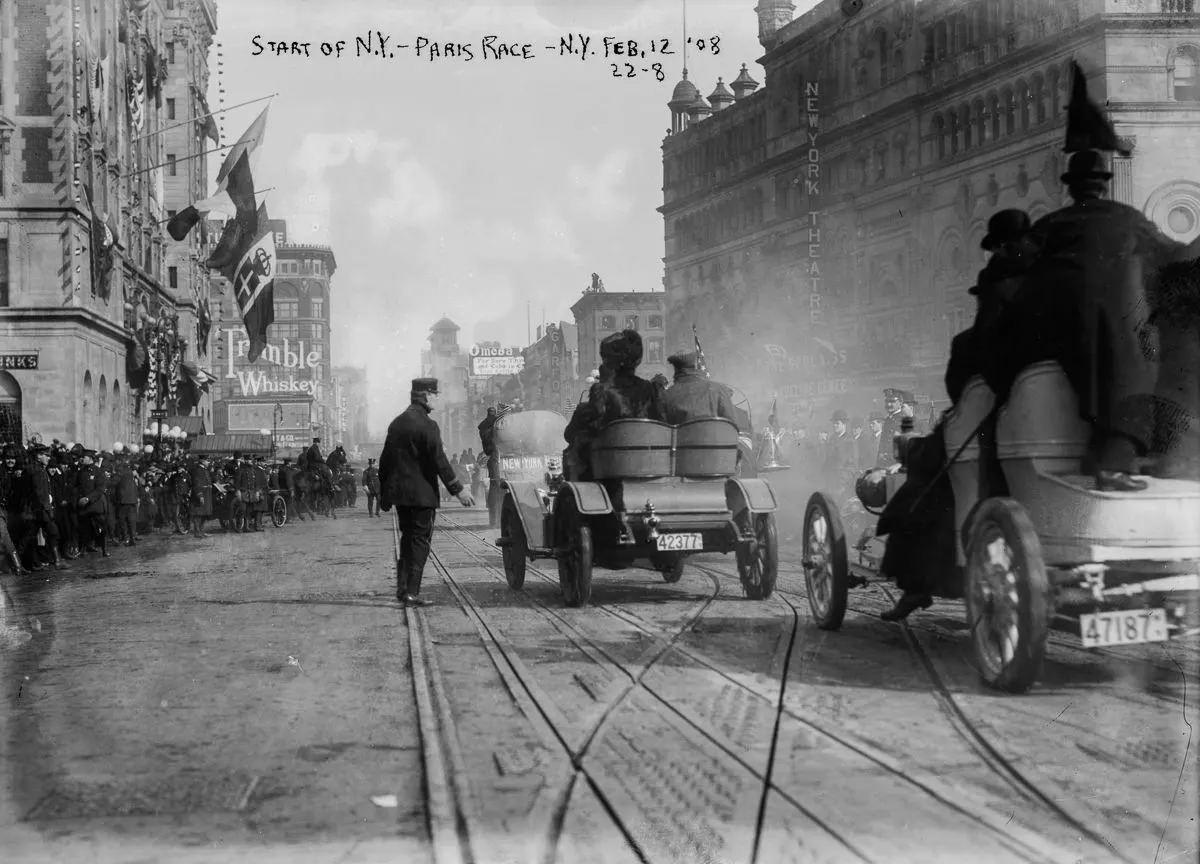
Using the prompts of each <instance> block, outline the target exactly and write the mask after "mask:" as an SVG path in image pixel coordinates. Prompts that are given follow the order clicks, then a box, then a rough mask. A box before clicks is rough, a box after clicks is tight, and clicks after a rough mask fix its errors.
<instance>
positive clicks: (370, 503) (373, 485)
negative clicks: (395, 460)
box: [362, 459, 383, 519]
mask: <svg viewBox="0 0 1200 864" xmlns="http://www.w3.org/2000/svg"><path fill="white" fill-rule="evenodd" d="M362 484H363V489H365V490H366V492H367V518H368V519H370V518H371V517H372V516H383V514H382V513H380V512H378V511H379V503H378V502H379V469H378V468H376V467H375V460H374V459H368V460H367V467H366V468H364V469H363V474H362Z"/></svg>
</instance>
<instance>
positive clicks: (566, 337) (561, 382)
mask: <svg viewBox="0 0 1200 864" xmlns="http://www.w3.org/2000/svg"><path fill="white" fill-rule="evenodd" d="M577 346H578V331H577V328H576V327H575V325H574V324H570V323H568V322H566V321H559V322H558V323H557V324H545V325H539V326H538V329H537V340H536V341H534V342H533V344H531V345H529V346H527V347H526V348H523V349H522V350H521V356H522V357H524V358H525V363H524V367H523V368H522V369H521V372H520V380H519V382H518V388H519V392H520V393H521V394H522V396H521V404H522V406H523V407H524V408H525V409H526V410H539V411H557V412H558V413H560V414H563V413H570V412H571V411H573V410H574V408H575V405H576V404H578V402H579V386H580V385H579V372H578V369H577V368H576V359H577V354H578V348H577Z"/></svg>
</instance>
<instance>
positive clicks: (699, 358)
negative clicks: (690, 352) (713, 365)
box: [692, 324, 711, 378]
mask: <svg viewBox="0 0 1200 864" xmlns="http://www.w3.org/2000/svg"><path fill="white" fill-rule="evenodd" d="M692 338H693V339H695V340H696V368H697V369H699V370H700V371H701V372H703V373H704V377H705V378H709V377H711V376H710V375H709V374H708V363H707V362H706V361H705V359H704V349H703V348H701V347H700V336H699V334H697V333H696V325H695V324H693V325H692Z"/></svg>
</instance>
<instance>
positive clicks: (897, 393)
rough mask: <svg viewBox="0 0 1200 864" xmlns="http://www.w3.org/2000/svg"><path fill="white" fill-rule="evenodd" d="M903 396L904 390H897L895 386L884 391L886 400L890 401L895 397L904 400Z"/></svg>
mask: <svg viewBox="0 0 1200 864" xmlns="http://www.w3.org/2000/svg"><path fill="white" fill-rule="evenodd" d="M903 397H904V392H903V391H902V390H897V389H896V388H895V387H888V388H887V389H885V390H884V391H883V400H884V401H885V402H890V401H892V400H893V399H896V400H897V401H903Z"/></svg>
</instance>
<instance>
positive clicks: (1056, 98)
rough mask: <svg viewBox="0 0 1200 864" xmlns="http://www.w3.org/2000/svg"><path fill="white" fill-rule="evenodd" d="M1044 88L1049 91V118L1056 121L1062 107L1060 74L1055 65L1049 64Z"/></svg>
mask: <svg viewBox="0 0 1200 864" xmlns="http://www.w3.org/2000/svg"><path fill="white" fill-rule="evenodd" d="M1046 89H1047V90H1049V91H1050V120H1051V122H1053V123H1057V122H1058V117H1059V115H1060V114H1062V108H1063V104H1062V76H1061V75H1059V72H1058V67H1057V66H1051V67H1050V71H1049V72H1047V73H1046Z"/></svg>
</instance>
